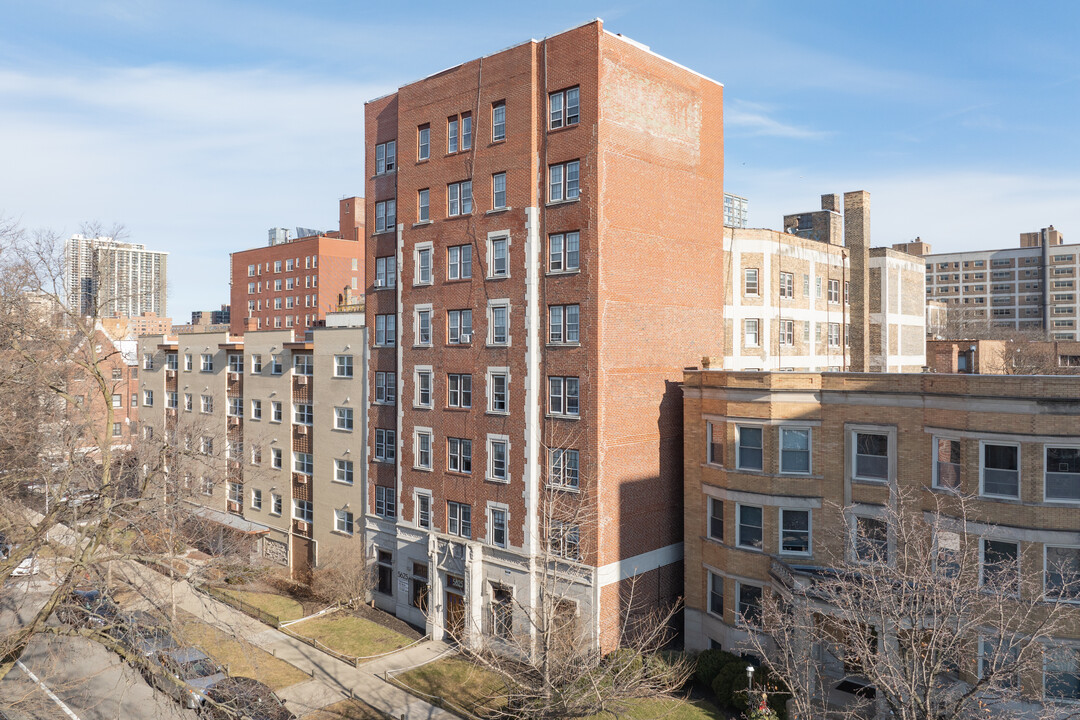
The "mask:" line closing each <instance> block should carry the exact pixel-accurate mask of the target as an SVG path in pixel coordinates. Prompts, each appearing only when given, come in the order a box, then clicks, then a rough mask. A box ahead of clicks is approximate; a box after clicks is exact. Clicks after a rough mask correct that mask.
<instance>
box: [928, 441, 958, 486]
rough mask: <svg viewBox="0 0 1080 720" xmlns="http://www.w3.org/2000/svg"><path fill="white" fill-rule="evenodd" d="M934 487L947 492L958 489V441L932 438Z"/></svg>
mask: <svg viewBox="0 0 1080 720" xmlns="http://www.w3.org/2000/svg"><path fill="white" fill-rule="evenodd" d="M933 452H934V467H933V473H934V487H936V488H946V489H948V490H959V489H960V466H961V462H962V458H961V455H960V441H959V440H957V439H955V438H948V437H938V436H936V435H935V436H934V438H933Z"/></svg>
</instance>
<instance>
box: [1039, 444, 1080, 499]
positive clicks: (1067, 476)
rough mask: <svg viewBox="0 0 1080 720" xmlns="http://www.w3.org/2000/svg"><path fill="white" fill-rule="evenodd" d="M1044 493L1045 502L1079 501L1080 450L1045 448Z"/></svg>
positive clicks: (1073, 448) (1072, 448)
mask: <svg viewBox="0 0 1080 720" xmlns="http://www.w3.org/2000/svg"><path fill="white" fill-rule="evenodd" d="M1044 493H1045V496H1046V499H1047V500H1068V501H1071V502H1077V501H1080V448H1077V447H1047V448H1046V477H1045V488H1044Z"/></svg>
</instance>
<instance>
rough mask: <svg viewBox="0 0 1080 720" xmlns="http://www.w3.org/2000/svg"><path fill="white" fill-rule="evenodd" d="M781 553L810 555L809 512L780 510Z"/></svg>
mask: <svg viewBox="0 0 1080 720" xmlns="http://www.w3.org/2000/svg"><path fill="white" fill-rule="evenodd" d="M780 552H782V553H791V554H795V555H809V554H810V511H809V510H785V509H781V510H780Z"/></svg>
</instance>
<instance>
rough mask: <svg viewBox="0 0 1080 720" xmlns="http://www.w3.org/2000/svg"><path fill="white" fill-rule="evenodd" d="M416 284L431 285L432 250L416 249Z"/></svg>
mask: <svg viewBox="0 0 1080 720" xmlns="http://www.w3.org/2000/svg"><path fill="white" fill-rule="evenodd" d="M416 284H417V285H430V284H431V248H430V247H420V248H417V249H416Z"/></svg>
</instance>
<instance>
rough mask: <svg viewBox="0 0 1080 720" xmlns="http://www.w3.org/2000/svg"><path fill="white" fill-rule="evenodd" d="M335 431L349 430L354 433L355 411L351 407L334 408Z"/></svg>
mask: <svg viewBox="0 0 1080 720" xmlns="http://www.w3.org/2000/svg"><path fill="white" fill-rule="evenodd" d="M334 429H335V430H348V431H349V432H352V429H353V409H352V408H350V407H335V408H334Z"/></svg>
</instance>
